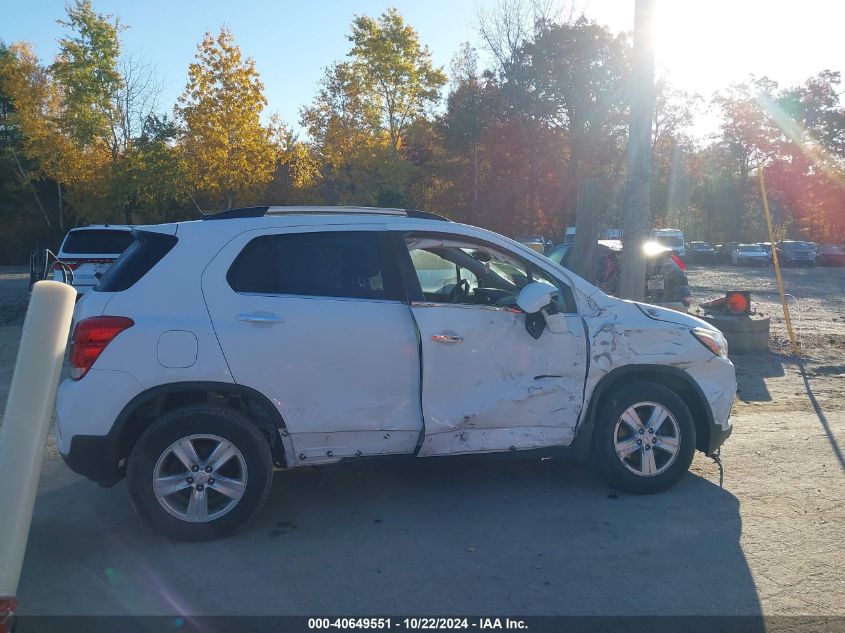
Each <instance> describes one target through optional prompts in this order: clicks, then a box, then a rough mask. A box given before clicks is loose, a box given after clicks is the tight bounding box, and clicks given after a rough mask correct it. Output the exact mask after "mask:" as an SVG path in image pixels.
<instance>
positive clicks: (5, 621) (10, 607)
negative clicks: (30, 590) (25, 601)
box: [0, 597, 18, 633]
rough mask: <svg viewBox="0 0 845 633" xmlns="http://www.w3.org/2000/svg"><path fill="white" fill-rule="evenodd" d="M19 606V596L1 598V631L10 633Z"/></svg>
mask: <svg viewBox="0 0 845 633" xmlns="http://www.w3.org/2000/svg"><path fill="white" fill-rule="evenodd" d="M17 608H18V599H17V598H10V597H5V598H0V633H10V631H11V630H12V629H11V620H12V618H13V617H14V614H15V610H16V609H17Z"/></svg>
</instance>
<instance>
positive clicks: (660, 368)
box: [582, 364, 713, 453]
mask: <svg viewBox="0 0 845 633" xmlns="http://www.w3.org/2000/svg"><path fill="white" fill-rule="evenodd" d="M634 381H644V382H654V383H657V384H660V385H663V386H665V387H668V388H669V389H672V391H674V392H675V393H677V394H678V395H679V396H680V397H681V398H683V400H684V403H685V404H686V405H687V407H688V408H689V410H690V413H691V414H692V419H693V422H694V423H695V437H696V439H695V447H696V449H698V450H700V451H703V452H705V453H706V452H707V451H708V450H709V447H710V428H711V426H712V425H713V412H712V411H711V409H710V404H709V403H708V401H707V398H706V397H705V396H704V392H703V391H702V390H701V387H700V386H699V385H698V383H696V382H695V379H694V378H693V377H692V376H690V375H689V374H688V373H687V372H685V371H684V370H683V369H680V368H678V367H673V366H671V365H640V364H637V365H624V366H622V367H617V368H616V369H614V370H613V371H611V372H610V373H608V374H607V375H606V376H604V377H603V378H602V379H601V380H599V382H598V383H597V384H596V386H595V387H594V388H593V391H592V394H591V395H590V399H589V403H588V405H587V412H586V415H585V417H584V421H583V422H582V424H584V425H586V426H587V429H588V435H589V436H590V439H591V438H592V429H593V422H594V418H595V416H596V414H597V412H598V409H599V407H600V405H601V403H602V398H603V397H604V396H607V395H608V394H611V393H613V391H614V389H615V388H616V387H617V386H619V385H620V384H626V383H628V384H629V383H631V382H634Z"/></svg>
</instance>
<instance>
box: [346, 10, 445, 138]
mask: <svg viewBox="0 0 845 633" xmlns="http://www.w3.org/2000/svg"><path fill="white" fill-rule="evenodd" d="M349 40H350V41H351V42H352V50H350V51H349V55H350V57H352V59H353V66H354V69H355V71H356V73H357V74H358V75H359V76H360V77H361V78H362V80H363V84H364V87H365V89H366V90H367V92H368V93H369V94H368V99H369V100H370V102H371V104H372V105H374V106H376V107H378V108H379V110H380V112H381V125H382V127H383V129H385V130H386V131H387V134H388V135H389V137H390V143H391V145H392V147H393V149H394V150H396V151H398V150H399V148H400V146H401V144H402V139H403V135H404V133H405V131H406V129H407V127H408V126H409V125H411V124H412V123H413V122H414V121H415V120H416V119H417V118H419V117H422V116H424V115H425V113H426V109H427V108H428V107H429V106H430V105H431V104H433V103H434V102H436V101H437V99H438V98H439V94H440V93H439V91H440V88H441V87H443V85H444V84H445V83H446V75H445V73H444V72H443V71H442V70H441V69H439V68H435V67H434V66H433V65H432V63H431V53H430V51H429V50H428V47H427V46H423V45H421V44H420V41H419V35H418V34H417V32H416V31H415V30H414V29H413V28H412V27H411V26H409V25H407V24H405V21H404V19H403V18H402V16H401V15H400V14H399V12H398V11H397V10H396V9H393V8H390V9H388V10H387V11H385V12H384V13H382V14H381V16H380V17H379V18H378V19H377V20H376V19H373V18H370V17H368V16H364V15H361V16H356V17H355V19H354V20H353V22H352V33H351V35H350V36H349Z"/></svg>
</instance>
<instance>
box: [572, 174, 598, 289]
mask: <svg viewBox="0 0 845 633" xmlns="http://www.w3.org/2000/svg"><path fill="white" fill-rule="evenodd" d="M579 189H580V190H579V192H578V206H577V208H576V211H575V214H576V215H575V252H574V253H572V259H571V261H573V262H574V266H572V270H573V272H575V274H576V275H578V276H580V277H582V278H583V279H586V280H587V281H589V282H590V283H591V284H594V283H596V244H597V242H598V239H599V216H600V215H601V205H600V191H599V183H598V181H597V180H595V179H593V178H590V179H588V180H585V181H584V182H583V183H582V184H581V187H580V188H579Z"/></svg>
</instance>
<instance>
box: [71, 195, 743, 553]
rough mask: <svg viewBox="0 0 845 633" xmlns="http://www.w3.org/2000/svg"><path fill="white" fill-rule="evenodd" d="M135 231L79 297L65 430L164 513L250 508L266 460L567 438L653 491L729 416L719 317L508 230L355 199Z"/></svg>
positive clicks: (235, 515)
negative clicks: (594, 279)
mask: <svg viewBox="0 0 845 633" xmlns="http://www.w3.org/2000/svg"><path fill="white" fill-rule="evenodd" d="M133 234H134V237H135V241H134V243H133V244H132V245H131V246H130V247H129V248H128V250H127V251H126V252H125V253H124V254H123V255H122V256H121V257H120V259H119V260H118V261H117V263H116V264H115V265H114V266H112V267H111V268H110V269H109V271H108V272H107V273H106V274H105V275H104V276H103V277H102V279H101V280H100V283H99V285H98V286H97V287H96V288H95V289H94V290H95V291H94V292H90V293H86V294H85V296H84V297H83V298H82V300H80V302H79V303H78V305H77V307H76V313H75V316H74V329H73V337H72V344H71V350H70V364H71V367H72V372H71V378H70V379H68V380H65V381H64V382H63V383H62V385H61V387H60V389H59V394H58V399H57V405H56V409H57V436H58V442H59V449H60V451H61V453H62V455H63V457H64V459H65V461H66V462H67V463H68V464H69V465H70V467H71V468H72V469H73V470H75V471H77V472H79V473H81V474H83V475H85V476H87V477H89V478H90V479H92V480H94V481H96V482H99V483H100V484H103V485H111V484H114V483H116V482H117V481H119V480H120V479H121V478H122V477H123V476H124V474H125V475H126V476H127V479H128V487H129V493H130V495H131V497H132V501H133V503H134V505H135V507H136V508H137V510H138V512H139V513H140V514H141V516H142V517H143V518H144V519H145V520H146V521H147V522H148V523H149V524H150V525H152V526H153V527H154V528H155V529H157V530H159V531H161V532H163V533H165V534H167V535H169V536H171V537H175V538H181V539H197V538H209V537H213V536H217V535H221V534H224V533H226V532H228V531H230V530H232V529H234V528H236V527H238V526H240V525H241V524H243V523H244V522H245V521H246V520H247V519H249V518H250V517H251V516H252V515H253V514H255V512H256V511H257V510H258V508H259V507H260V506H261V504H262V503H263V502H264V501H265V500H266V499H267V496H268V493H269V490H270V483H271V479H272V474H273V470H274V468H297V467H302V466H312V465H318V464H328V463H332V462H337V461H339V460H344V459H354V458H358V457H366V456H369V455H387V454H393V455H399V454H407V455H415V456H419V457H428V456H435V455H457V454H466V453H487V452H496V451H513V450H524V449H538V448H548V447H567V446H572V447H575V448H578V447H581V448H582V449H583V452H584V453H586V454H591V455H592V456H593V457H594V459H595V462H596V464H597V465H598V467H599V469H600V471H601V472H602V474H603V475H604V476H605V477H606V479H607V480H608V481H609V482H610V483H611V484H612V485H614V486H616V487H618V488H620V489H622V490H626V491H629V492H634V493H650V492H656V491H659V490H663V489H665V488H667V487H669V486H671V485H672V484H674V483H675V482H677V481H678V480H679V479H680V478H681V477H682V476H683V475H684V473H685V472H686V471H687V469H688V467H689V465H690V461H691V460H692V457H693V453H694V452H695V450H696V449H698V450H700V451H703V452H704V453H706V454H708V455H709V454H712V453H714V452H715V451H716V450H717V449H718V448H719V446H720V445H721V444H722V442H724V441H725V439H726V438H727V437H728V435H730V432H731V422H730V419H729V416H730V410H731V404H732V401H733V398H734V393H735V390H736V382H735V376H734V368H733V365H732V364H731V362H730V361H729V360H728V358H727V346H726V343H725V339H724V338H723V336H722V335H721V334H720V333H719V332H718V330H715V329H714V328H713V327H712V326H710V325H708V324H707V323H705V322H703V321H700V320H698V319H695V318H693V317H690V316H687V315H685V314H681V313H679V312H674V311H671V310H667V309H661V308H656V307H653V306H648V305H642V304H637V303H633V302H629V301H621V300H618V299H614V298H612V297H609V296H607V295H606V294H604V293H602V292H601V291H600V290H598V289H597V288H595V287H594V286H592V285H590V284H588V283H586V282H585V281H583V280H582V279H580V278H578V277H576V276H575V275H573V274H572V273H571V272H570V271H568V270H566V269H564V268H562V267H560V266H558V265H556V264H554V263H553V262H551V261H550V260H548V259H546V258H545V257H543V256H542V255H540V254H538V253H536V252H534V251H533V250H531V249H530V248H528V247H525V246H523V245H521V244H519V243H517V242H514V241H512V240H510V239H507V238H505V237H502V236H501V235H497V234H495V233H491V232H489V231H485V230H483V229H479V228H475V227H471V226H465V225H462V224H456V223H453V222H449V221H445V220H444V219H443V218H439V217H438V216H434V215H432V214H427V213H423V212H412V211H407V212H406V211H403V210H395V209H364V208H343V207H300V208H295V207H254V208H249V209H236V210H231V211H227V212H224V213H221V214H217V215H215V216H211V217H209V218H206V219H205V220H202V221H195V222H183V223H178V224H164V225H159V226H149V227H142V228H139V229H136V230H135V231H134V233H133Z"/></svg>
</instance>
